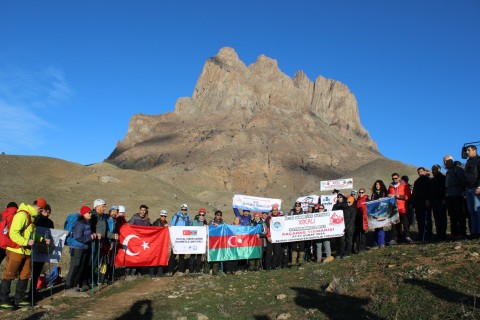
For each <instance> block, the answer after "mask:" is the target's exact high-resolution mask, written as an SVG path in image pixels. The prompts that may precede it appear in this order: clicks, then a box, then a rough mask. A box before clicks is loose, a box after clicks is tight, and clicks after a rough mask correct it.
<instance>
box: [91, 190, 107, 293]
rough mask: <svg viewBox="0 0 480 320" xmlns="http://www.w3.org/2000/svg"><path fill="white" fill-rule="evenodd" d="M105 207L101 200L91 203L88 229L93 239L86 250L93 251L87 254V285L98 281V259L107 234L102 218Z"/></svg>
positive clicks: (95, 283)
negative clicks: (88, 279) (91, 208)
mask: <svg viewBox="0 0 480 320" xmlns="http://www.w3.org/2000/svg"><path fill="white" fill-rule="evenodd" d="M106 205H107V204H106V202H105V200H103V199H96V200H95V201H93V210H92V218H91V219H90V229H91V231H92V234H93V235H94V238H95V239H93V242H92V246H89V248H88V249H89V250H92V251H93V253H92V252H89V255H88V256H89V267H88V270H87V271H86V272H89V273H90V276H89V277H90V281H88V283H89V285H91V284H92V283H93V285H97V283H98V280H99V279H100V272H99V271H100V258H101V254H102V246H103V243H104V241H105V235H106V232H107V224H106V221H105V217H104V214H105V210H106ZM92 266H93V268H92ZM92 270H93V273H92Z"/></svg>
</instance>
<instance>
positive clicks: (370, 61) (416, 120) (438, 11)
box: [0, 0, 480, 166]
mask: <svg viewBox="0 0 480 320" xmlns="http://www.w3.org/2000/svg"><path fill="white" fill-rule="evenodd" d="M224 46H229V47H232V48H234V49H235V50H236V51H237V53H238V55H239V57H240V59H242V60H243V61H244V62H245V63H246V64H247V65H249V64H251V63H253V62H255V60H256V58H257V56H259V55H260V54H265V55H267V56H269V57H271V58H273V59H276V60H277V61H278V64H279V67H280V69H281V70H282V71H283V72H285V73H286V74H287V75H289V76H293V75H294V74H295V72H296V71H297V70H299V69H302V70H303V71H304V72H305V73H306V74H307V75H308V77H309V78H310V79H311V80H314V79H315V78H316V77H317V76H319V75H323V76H325V77H327V78H332V79H335V80H338V81H341V82H343V83H345V84H346V85H347V86H348V87H349V88H350V90H351V91H352V92H353V93H354V95H355V96H356V98H357V101H358V106H359V110H360V119H361V122H362V124H363V125H364V127H365V128H366V129H367V130H368V131H369V132H370V134H371V136H372V138H373V139H374V140H375V141H376V142H377V144H378V148H379V150H380V152H381V153H382V154H383V155H385V156H386V157H388V158H390V159H394V160H400V161H402V162H405V163H408V164H413V165H416V166H420V165H423V166H431V165H432V164H434V163H440V162H441V159H442V157H443V155H445V154H446V153H451V154H453V155H454V157H455V158H456V159H457V158H458V159H459V158H460V147H461V145H462V144H463V143H465V142H470V141H478V140H480V127H479V126H478V123H479V111H480V1H478V0H461V1H433V0H430V1H410V0H407V1H395V2H394V1H384V0H376V1H368V0H367V1H357V0H351V1H302V0H300V1H278V0H277V1H247V0H244V1H49V0H45V1H13V0H4V1H1V2H0V124H1V130H0V152H5V153H6V154H21V155H40V156H50V157H56V158H61V159H65V160H68V161H73V162H78V163H82V164H90V163H95V162H100V161H103V160H104V159H106V158H107V157H108V156H109V154H110V153H111V152H112V151H113V150H114V148H115V146H116V143H117V141H119V140H122V139H123V138H124V136H125V134H126V132H127V128H128V123H129V120H130V118H131V116H132V115H134V114H135V113H145V114H163V113H167V112H170V111H173V109H174V106H175V102H176V100H177V98H179V97H182V96H191V95H192V92H193V89H194V86H195V83H196V81H197V79H198V77H199V75H200V71H201V70H202V67H203V65H204V63H205V61H206V59H208V58H209V57H211V56H214V55H215V54H217V52H218V51H219V50H220V48H222V47H224Z"/></svg>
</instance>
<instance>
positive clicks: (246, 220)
mask: <svg viewBox="0 0 480 320" xmlns="http://www.w3.org/2000/svg"><path fill="white" fill-rule="evenodd" d="M233 213H234V214H235V216H236V217H238V218H239V219H240V225H241V226H249V225H250V221H251V220H252V215H251V214H250V210H247V209H245V210H243V211H242V213H240V211H239V210H238V209H237V208H233Z"/></svg>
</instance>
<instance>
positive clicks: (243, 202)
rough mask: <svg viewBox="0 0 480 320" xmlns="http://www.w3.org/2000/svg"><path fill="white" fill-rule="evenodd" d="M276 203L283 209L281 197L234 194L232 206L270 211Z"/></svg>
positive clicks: (279, 208) (241, 208)
mask: <svg viewBox="0 0 480 320" xmlns="http://www.w3.org/2000/svg"><path fill="white" fill-rule="evenodd" d="M274 204H277V205H278V210H279V211H280V210H282V200H280V199H271V198H260V197H253V196H245V195H242V194H236V195H234V196H233V204H232V206H233V207H234V208H237V209H240V210H250V211H260V212H269V211H270V210H272V205H274Z"/></svg>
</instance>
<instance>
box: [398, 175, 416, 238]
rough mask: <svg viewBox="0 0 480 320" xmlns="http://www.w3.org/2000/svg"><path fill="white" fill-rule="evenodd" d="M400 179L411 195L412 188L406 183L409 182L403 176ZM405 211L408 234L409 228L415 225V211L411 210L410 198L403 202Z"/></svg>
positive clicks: (406, 177)
mask: <svg viewBox="0 0 480 320" xmlns="http://www.w3.org/2000/svg"><path fill="white" fill-rule="evenodd" d="M400 179H401V180H403V182H405V183H406V184H407V185H408V187H409V188H410V193H413V186H412V185H411V184H410V183H409V182H408V181H410V179H409V178H408V176H405V175H403V176H401V178H400ZM405 210H406V211H407V218H408V232H410V227H412V226H415V224H416V222H415V209H414V208H413V205H412V199H411V198H410V199H408V200H407V201H405Z"/></svg>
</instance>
